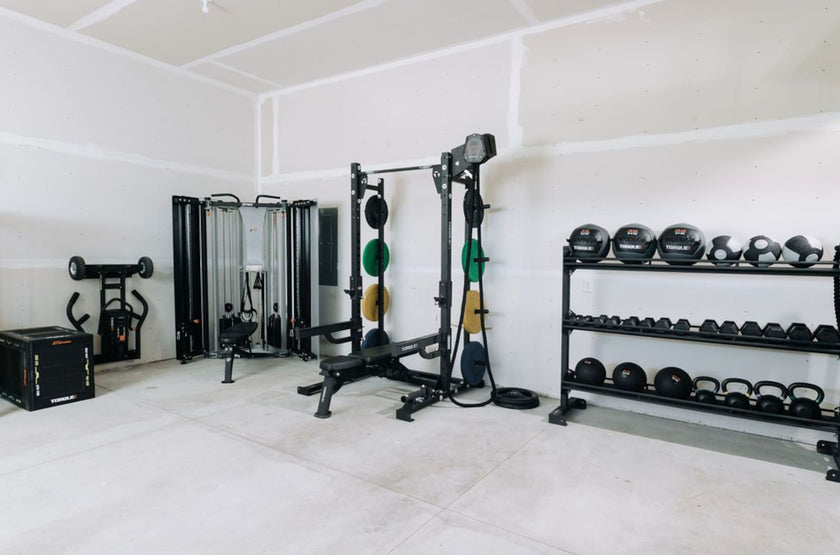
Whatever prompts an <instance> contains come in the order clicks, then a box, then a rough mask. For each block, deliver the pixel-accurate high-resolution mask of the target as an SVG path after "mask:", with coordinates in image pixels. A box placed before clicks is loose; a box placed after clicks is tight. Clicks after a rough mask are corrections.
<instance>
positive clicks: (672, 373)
mask: <svg viewBox="0 0 840 555" xmlns="http://www.w3.org/2000/svg"><path fill="white" fill-rule="evenodd" d="M653 387H654V388H655V389H656V392H657V393H658V394H660V395H662V396H665V397H673V398H675V399H688V398H689V397H691V376H689V375H688V373H687V372H686V371H685V370H683V369H682V368H677V367H676V366H668V367H666V368H663V369H662V370H660V371H659V372H657V373H656V377H655V378H654V380H653Z"/></svg>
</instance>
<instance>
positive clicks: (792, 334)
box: [787, 322, 814, 342]
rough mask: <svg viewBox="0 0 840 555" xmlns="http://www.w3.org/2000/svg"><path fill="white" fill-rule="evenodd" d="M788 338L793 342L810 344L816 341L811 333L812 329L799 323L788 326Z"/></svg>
mask: <svg viewBox="0 0 840 555" xmlns="http://www.w3.org/2000/svg"><path fill="white" fill-rule="evenodd" d="M787 336H788V339H790V340H792V341H804V342H808V341H813V340H814V334H813V333H812V332H811V328H809V327H808V326H806V325H805V324H802V323H799V322H797V323H795V324H791V325H790V326H788V329H787Z"/></svg>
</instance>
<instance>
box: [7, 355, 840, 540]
mask: <svg viewBox="0 0 840 555" xmlns="http://www.w3.org/2000/svg"><path fill="white" fill-rule="evenodd" d="M234 373H235V377H236V379H237V382H236V383H235V384H232V385H222V384H220V383H219V380H220V379H221V375H222V363H221V361H218V360H198V361H195V362H193V363H191V364H188V365H185V366H182V365H180V364H178V363H177V362H174V361H168V362H162V363H156V364H149V365H142V366H136V367H133V368H130V369H125V370H114V371H106V372H101V373H98V374H97V376H96V380H97V397H96V399H93V400H88V401H83V402H80V403H75V404H71V405H65V406H61V407H55V408H51V409H46V410H42V411H37V412H33V413H29V412H26V411H24V410H22V409H19V408H17V407H15V406H13V405H11V404H10V403H7V402H0V437H2V439H3V443H2V450H1V451H0V495H2V501H1V502H0V553H3V554H9V553H26V554H32V553H51V554H52V553H121V554H122V553H231V552H237V553H294V554H299V553H427V552H432V553H451V552H455V551H457V552H459V553H479V552H486V553H504V554H509V553H579V554H589V553H646V554H649V553H674V552H681V553H682V552H689V553H693V552H696V553H709V552H715V553H737V554H739V555H740V554H743V553H759V552H760V553H791V552H794V551H796V552H799V551H808V552H810V553H833V552H836V549H837V544H838V540H840V531H838V530H839V529H838V523H840V484H833V483H829V482H826V481H825V478H824V471H825V468H826V467H827V466H828V464H829V463H828V461H827V460H826V459H825V458H824V457H822V456H820V455H818V454H816V452H815V451H814V447H813V446H806V445H798V444H793V443H789V442H781V441H776V440H770V439H766V438H759V437H756V436H748V435H745V434H739V433H735V432H725V431H721V430H715V429H711V428H706V427H703V426H697V425H690V424H683V423H675V422H672V421H668V420H663V419H657V418H652V417H645V416H639V415H632V414H629V413H626V412H617V411H610V410H608V409H602V408H601V409H599V408H597V407H592V406H590V408H589V409H588V410H587V411H585V412H582V413H579V414H578V415H576V416H575V417H574V420H575V422H573V423H571V424H570V425H569V426H568V427H565V428H564V427H560V426H554V425H551V424H548V423H547V420H546V415H547V414H548V412H549V411H550V410H551V409H553V408H554V407H555V406H556V404H557V402H556V401H554V400H546V401H545V402H544V403H543V406H541V407H540V408H539V409H535V410H533V411H527V412H516V411H510V410H505V409H500V408H497V407H486V408H481V409H469V410H467V409H459V408H455V407H453V406H452V405H451V404H449V403H440V404H438V405H436V406H434V407H430V408H427V409H425V410H423V411H421V412H420V413H418V414H417V415H416V418H417V420H416V421H415V422H413V423H406V422H401V421H398V420H396V419H395V418H394V409H395V408H396V407H397V406H398V404H399V403H398V399H399V396H400V395H401V394H402V393H404V392H405V391H409V390H410V388H409V387H407V386H403V385H402V384H397V383H395V382H388V381H385V380H379V379H370V380H366V381H364V382H360V383H357V384H351V385H348V386H345V387H344V388H343V389H342V390H341V392H339V393H338V395H336V397H335V399H334V401H333V413H334V416H333V417H332V418H331V419H328V420H319V419H316V418H313V417H312V413H313V412H314V410H315V407H316V403H317V398H316V397H309V398H307V397H302V396H299V395H297V394H296V386H298V385H301V384H305V383H310V382H313V381H316V379H317V363H316V362H309V363H303V362H300V361H297V360H292V359H283V360H267V359H263V360H249V361H237V362H236V365H235V368H234ZM472 393H474V394H479V396H480V395H483V394H484V393H483V392H478V391H477V392H472ZM627 431H630V432H635V433H626V432H627ZM656 436H659V437H656ZM661 438H664V439H667V441H665V440H663V439H661ZM826 438H827V439H828V436H827V437H826ZM736 453H737V454H736Z"/></svg>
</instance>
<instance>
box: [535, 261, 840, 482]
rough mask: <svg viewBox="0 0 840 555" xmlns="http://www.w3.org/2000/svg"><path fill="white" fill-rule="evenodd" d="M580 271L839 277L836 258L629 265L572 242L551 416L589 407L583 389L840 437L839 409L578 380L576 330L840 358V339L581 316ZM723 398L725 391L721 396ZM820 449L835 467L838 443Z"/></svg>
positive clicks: (839, 461) (556, 420)
mask: <svg viewBox="0 0 840 555" xmlns="http://www.w3.org/2000/svg"><path fill="white" fill-rule="evenodd" d="M576 270H600V271H625V272H666V273H689V274H690V273H713V274H724V275H726V274H732V275H734V274H747V275H774V276H811V277H831V278H833V277H836V276H840V269H838V268H835V264H834V263H833V262H818V263H816V264H815V265H814V266H813V267H810V268H795V267H792V266H787V265H784V266H782V265H781V264H779V265H775V266H770V267H767V268H756V267H753V266H751V265H748V264H747V263H746V262H742V263H736V264H735V265H733V266H717V265H714V264H712V263H711V262H707V261H698V262H697V263H696V264H694V265H692V266H682V265H679V266H678V265H670V264H667V263H666V262H665V261H664V260H660V259H646V260H643V261H642V262H641V263H639V264H625V263H623V262H621V261H620V260H618V259H616V258H604V259H602V260H600V261H598V262H580V261H578V260H576V259H575V258H573V257H572V256H571V251H570V249H569V247H565V248H564V250H563V293H562V295H563V298H562V303H563V332H562V339H561V364H562V368H563V381H562V385H561V390H560V391H561V393H560V405H559V406H558V407H557V408H556V409H554V410H553V411H552V412H551V413H550V414H549V417H548V420H549V422H551V423H552V424H559V425H562V426H565V425H566V424H567V421H566V414H568V413H569V412H570V411H572V410H574V409H585V408H586V400H584V399H580V398H575V397H572V396H571V393H572V391H574V390H577V391H585V392H589V393H597V394H599V395H609V396H614V397H621V398H624V399H632V400H637V401H643V402H648V403H656V404H660V405H668V406H674V407H680V408H685V409H691V410H699V411H704V412H713V413H718V414H725V415H728V416H734V417H738V418H746V419H750V420H759V421H762V422H773V423H777V424H784V425H788V426H796V427H801V428H810V429H814V430H819V431H826V432H830V433H833V434H836V435H837V436H838V437H840V409H838V410H837V411H831V410H826V409H823V411H822V413H823V414H822V418H818V419H816V418H815V419H810V418H799V417H795V416H791V415H789V414H787V413H785V414H780V415H776V414H768V413H761V412H758V411H756V410H753V409H737V408H733V407H728V406H726V405H723V404H722V403H718V404H708V403H700V402H698V401H695V400H693V399H674V398H670V397H664V396H662V395H658V394H657V393H655V391H654V389H653V386H652V385H650V384H648V385H646V388H645V390H644V391H642V392H634V391H626V390H621V389H618V388H617V387H615V386H614V385H613V384H612V380H611V379H610V377H609V376H608V377H607V379H606V381H605V383H604V384H603V385H590V384H584V383H579V382H575V381H574V380H572V379H569V378H568V376H569V375H570V370H571V368H570V365H569V342H570V336H571V333H572V332H573V331H576V330H578V331H587V332H596V333H607V334H619V335H631V336H639V337H647V338H655V339H671V340H677V341H690V342H700V343H715V344H719V345H730V346H739V347H758V348H765V349H778V350H785V351H799V352H808V353H824V354H830V355H835V356H838V357H840V344H829V343H819V342H816V341H810V342H806V341H795V340H791V339H776V338H767V337H746V336H721V335H720V334H713V333H705V332H700V331H694V329H695V328H692V330H689V331H675V330H671V329H669V330H666V329H662V328H650V327H642V326H626V325H616V324H614V323H611V322H609V321H607V322H601V321H600V320H599V319H597V318H591V319H583V318H581V317H579V316H578V315H576V314H574V313H573V312H572V311H571V309H570V304H571V277H572V274H573V273H574V272H575V271H576ZM720 397H721V398H722V395H721V396H720ZM817 451H818V452H820V453H822V454H825V455H831V456H833V457H834V462H835V466H837V467H838V468H840V448H838V443H837V442H830V441H819V442H818V443H817ZM826 479H827V480H831V481H834V482H840V471H838V470H837V469H831V470H829V471H828V472H827V473H826Z"/></svg>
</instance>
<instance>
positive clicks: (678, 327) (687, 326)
mask: <svg viewBox="0 0 840 555" xmlns="http://www.w3.org/2000/svg"><path fill="white" fill-rule="evenodd" d="M674 331H675V332H677V333H678V334H683V333H685V332H688V331H691V322H689V321H688V320H686V319H685V318H680V319H679V320H677V323H676V324H674Z"/></svg>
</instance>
